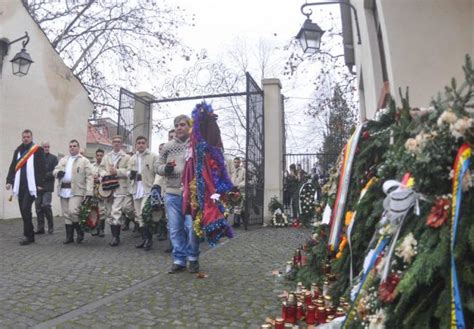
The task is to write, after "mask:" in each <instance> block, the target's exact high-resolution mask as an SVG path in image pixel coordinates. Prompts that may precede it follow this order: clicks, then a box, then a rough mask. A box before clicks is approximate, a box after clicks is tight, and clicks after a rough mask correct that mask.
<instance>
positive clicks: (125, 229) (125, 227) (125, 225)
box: [122, 218, 130, 231]
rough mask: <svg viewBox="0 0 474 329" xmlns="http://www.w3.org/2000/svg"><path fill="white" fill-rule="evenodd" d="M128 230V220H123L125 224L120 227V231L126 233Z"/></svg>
mask: <svg viewBox="0 0 474 329" xmlns="http://www.w3.org/2000/svg"><path fill="white" fill-rule="evenodd" d="M129 229H130V219H128V218H126V219H125V224H124V225H123V227H122V231H128V230H129Z"/></svg>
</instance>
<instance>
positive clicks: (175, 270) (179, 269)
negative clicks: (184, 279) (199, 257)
mask: <svg viewBox="0 0 474 329" xmlns="http://www.w3.org/2000/svg"><path fill="white" fill-rule="evenodd" d="M185 270H186V266H183V265H179V264H173V265H172V266H171V268H170V270H169V271H168V273H169V274H175V273H179V272H183V271H185Z"/></svg>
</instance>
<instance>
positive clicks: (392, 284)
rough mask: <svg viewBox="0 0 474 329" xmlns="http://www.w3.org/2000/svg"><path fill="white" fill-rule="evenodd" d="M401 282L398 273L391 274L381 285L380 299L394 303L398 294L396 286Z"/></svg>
mask: <svg viewBox="0 0 474 329" xmlns="http://www.w3.org/2000/svg"><path fill="white" fill-rule="evenodd" d="M399 282H400V277H399V276H398V275H397V274H395V273H392V274H390V275H389V276H388V278H387V280H385V282H382V283H381V284H380V286H379V299H380V300H381V301H382V302H384V303H392V302H393V301H394V300H395V298H397V296H398V291H397V290H396V288H397V286H398V283H399Z"/></svg>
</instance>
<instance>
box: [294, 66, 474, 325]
mask: <svg viewBox="0 0 474 329" xmlns="http://www.w3.org/2000/svg"><path fill="white" fill-rule="evenodd" d="M464 73H465V80H466V81H465V83H463V84H462V85H461V86H458V85H457V84H456V81H454V80H453V81H452V82H451V84H450V86H449V87H447V88H446V89H445V94H444V95H443V96H440V95H438V97H437V98H436V99H435V100H433V102H432V106H431V107H430V108H429V109H417V108H411V107H410V106H409V98H408V90H407V91H406V92H405V93H404V95H401V96H402V97H401V98H402V106H401V107H400V108H396V106H395V103H394V102H393V101H391V102H390V104H389V108H388V109H386V110H385V112H384V114H383V115H382V116H381V117H380V118H379V120H378V121H374V122H369V123H368V124H367V125H366V126H365V127H364V130H363V133H362V138H361V140H360V142H359V145H358V147H359V151H358V153H357V154H356V158H355V161H354V165H353V171H352V179H351V184H350V190H349V195H348V202H347V206H346V209H345V210H346V211H351V212H354V211H355V212H356V215H355V218H354V219H353V220H354V225H353V229H352V239H351V241H352V250H353V258H352V261H353V268H354V274H355V275H357V274H359V273H360V272H361V271H362V267H363V264H364V259H365V257H366V255H367V252H368V251H369V250H370V249H372V248H374V247H375V245H376V243H377V240H378V239H379V237H380V232H381V230H382V228H383V227H384V226H383V224H381V223H380V219H381V217H382V213H383V200H384V198H385V194H384V193H383V192H382V184H383V182H385V181H386V180H389V179H396V180H401V178H402V176H403V175H404V174H406V173H410V174H411V177H414V186H413V189H414V190H415V191H416V192H418V193H420V194H421V195H422V196H423V201H421V203H420V215H419V216H417V215H415V213H414V212H413V211H411V212H410V213H409V214H408V216H407V217H406V219H405V221H404V224H403V226H402V229H401V232H400V236H399V238H398V240H397V244H396V248H402V247H403V246H402V242H404V241H405V240H409V239H411V240H410V241H413V245H414V247H413V248H414V249H413V250H412V258H411V259H410V260H407V259H406V258H404V257H403V255H398V254H396V253H395V255H394V257H393V258H392V262H391V274H390V275H395V276H396V277H397V278H398V279H399V281H396V282H397V284H396V285H395V287H394V290H393V296H392V297H393V298H392V299H384V298H382V297H381V280H380V270H379V269H377V266H375V268H374V269H373V270H372V271H371V275H369V280H368V281H367V284H366V285H365V287H364V289H362V292H361V296H362V298H361V301H360V302H359V304H358V305H355V306H354V310H355V311H356V312H355V313H356V316H355V319H354V321H353V322H351V323H350V324H349V327H350V328H362V327H366V326H367V325H369V322H370V323H373V322H371V321H374V320H373V319H374V318H375V317H377V316H380V317H382V319H381V321H382V322H383V323H385V326H386V327H387V328H447V327H449V326H450V311H451V310H450V307H451V305H450V298H451V287H450V279H451V266H450V262H451V252H450V243H451V233H450V221H449V220H448V221H447V222H446V223H444V224H442V225H440V226H439V227H432V226H429V225H427V218H428V215H429V214H430V212H431V211H432V210H433V209H434V204H435V201H436V200H437V199H439V198H441V197H445V198H448V199H449V200H450V198H451V195H450V193H452V181H451V169H452V167H453V162H454V158H455V156H456V153H457V151H458V149H459V147H460V146H461V145H462V144H463V143H469V144H470V145H473V144H474V109H473V99H474V69H473V67H472V62H471V60H470V58H469V57H466V64H465V66H464ZM473 163H474V161H472V160H471V165H470V171H468V173H467V175H466V177H465V179H464V181H463V187H464V189H463V191H464V192H463V194H462V203H461V208H460V209H461V213H460V219H459V227H458V230H457V243H456V246H455V251H454V259H455V262H456V265H457V271H458V281H459V286H460V289H461V299H462V306H463V312H464V317H465V322H466V327H469V328H471V327H473V326H474V188H473V187H472V186H470V185H469V179H471V181H472V176H471V177H469V176H468V175H471V173H472V172H473V169H474V165H473ZM339 174H340V173H337V174H336V178H335V177H332V179H331V180H330V182H331V184H332V186H326V187H325V188H324V189H323V190H324V191H325V193H326V194H325V199H324V202H327V203H328V204H329V205H332V204H333V200H334V195H335V190H334V186H337V175H339ZM374 175H375V177H377V180H376V181H375V183H374V184H372V185H371V186H370V188H369V189H368V191H367V193H366V194H365V196H364V197H363V198H361V199H360V192H361V190H362V188H363V187H364V186H365V185H366V184H367V181H368V180H369V179H370V178H372V177H374ZM335 184H336V185H335ZM359 199H360V200H359ZM450 214H451V213H450V211H449V216H450ZM318 232H319V231H318ZM318 232H317V233H318ZM343 233H344V234H345V232H343ZM319 236H320V234H318V235H317V236H316V237H319ZM310 244H311V245H312V247H311V248H310V249H308V251H309V252H310V255H309V259H311V261H310V262H309V265H308V266H307V268H303V269H301V270H300V271H299V273H298V274H297V277H298V279H300V280H302V281H303V282H304V283H305V284H306V285H307V286H309V285H310V283H311V282H319V283H320V282H321V281H322V277H323V278H324V271H322V270H321V269H322V268H323V266H324V264H326V261H327V259H328V258H327V257H330V259H331V269H332V272H333V274H335V276H336V278H337V280H336V282H335V283H334V284H333V285H332V288H331V292H330V293H331V295H332V296H333V299H336V300H337V298H339V297H340V296H345V297H349V294H350V292H351V290H352V288H353V287H352V286H351V283H350V282H349V281H350V280H349V268H350V254H349V248H345V249H344V250H343V252H342V253H341V255H340V256H339V257H337V258H336V257H335V256H336V255H327V240H326V241H325V240H323V239H320V238H316V239H313V240H312V242H310ZM323 250H326V254H324V252H323ZM377 292H378V293H377ZM377 314H378V315H377Z"/></svg>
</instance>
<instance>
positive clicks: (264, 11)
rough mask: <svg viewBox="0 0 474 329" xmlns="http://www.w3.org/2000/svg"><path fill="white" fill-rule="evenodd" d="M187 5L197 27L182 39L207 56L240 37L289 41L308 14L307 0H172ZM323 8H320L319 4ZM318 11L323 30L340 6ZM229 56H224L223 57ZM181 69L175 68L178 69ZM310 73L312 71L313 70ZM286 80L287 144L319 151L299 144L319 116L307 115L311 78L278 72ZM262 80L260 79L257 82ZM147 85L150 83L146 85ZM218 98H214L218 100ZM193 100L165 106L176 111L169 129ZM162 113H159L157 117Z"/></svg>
mask: <svg viewBox="0 0 474 329" xmlns="http://www.w3.org/2000/svg"><path fill="white" fill-rule="evenodd" d="M173 1H174V2H175V3H176V4H177V5H179V6H180V7H182V8H185V9H186V11H187V13H188V14H195V26H194V27H192V26H187V27H182V28H180V37H181V39H182V40H183V42H184V43H185V44H186V45H188V46H191V47H192V48H194V49H196V50H199V49H206V50H207V52H208V54H209V56H210V57H211V58H212V57H214V56H216V57H218V56H221V58H222V53H223V51H225V50H226V49H229V48H231V47H232V42H233V40H235V38H236V37H239V38H244V39H245V40H246V41H248V42H249V43H257V42H258V40H259V39H261V38H264V39H267V40H268V39H269V40H271V41H272V42H274V43H275V45H285V44H287V43H288V41H289V40H290V39H291V38H293V37H294V36H295V35H296V33H297V32H298V30H299V29H300V27H301V25H302V24H303V21H304V19H305V16H303V15H302V14H301V12H300V6H301V4H303V3H304V1H295V0H238V1H228V0H220V1H218V0H199V1H196V0H169V2H171V3H172V2H173ZM319 8H322V9H319ZM319 8H318V9H316V10H313V11H314V14H313V16H312V18H313V20H314V21H317V22H318V24H320V25H321V27H322V28H323V29H324V28H325V26H324V20H325V17H324V16H325V15H326V14H327V13H329V12H332V13H333V14H334V13H336V15H337V13H338V10H339V7H338V6H336V5H334V6H324V7H319ZM224 60H225V56H224ZM181 69H182V68H181V67H176V68H175V70H176V72H177V73H179V72H180V70H181ZM310 74H311V72H310ZM275 75H276V76H274V77H275V78H279V79H281V81H282V84H283V93H284V94H285V96H287V97H289V99H288V100H287V102H286V103H285V111H286V113H287V118H286V123H287V136H288V140H287V148H289V152H293V153H298V152H302V153H303V152H315V150H316V148H317V145H316V142H317V141H315V142H314V143H311V144H310V145H308V144H307V143H305V145H301V143H300V140H301V138H302V137H307V135H308V134H309V133H310V132H311V131H314V126H315V125H316V120H314V119H312V118H309V117H308V116H306V115H304V114H303V111H304V109H305V106H306V104H307V103H308V101H309V99H308V97H310V96H311V91H312V89H313V88H314V87H313V86H311V84H310V83H308V81H305V79H304V77H303V79H299V80H298V81H288V80H286V79H284V77H283V76H278V73H277V74H275ZM257 82H258V83H259V84H260V81H257ZM143 88H144V89H146V86H143ZM215 102H216V101H215ZM194 104H195V101H191V102H182V103H181V102H179V103H178V102H174V103H172V104H169V105H168V107H167V109H168V111H170V107H171V108H172V110H171V112H172V114H168V115H164V116H163V115H162V116H161V117H164V118H165V120H164V121H163V123H164V126H165V128H168V129H169V128H171V125H172V120H171V117H173V116H174V115H177V114H181V113H185V114H190V112H191V110H192V107H193V105H194ZM158 116H159V115H155V117H158ZM164 139H165V135H164V134H160V135H156V136H154V138H153V148H155V147H156V146H157V145H158V144H159V143H160V142H164V141H165V140H164ZM224 142H225V141H224Z"/></svg>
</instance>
